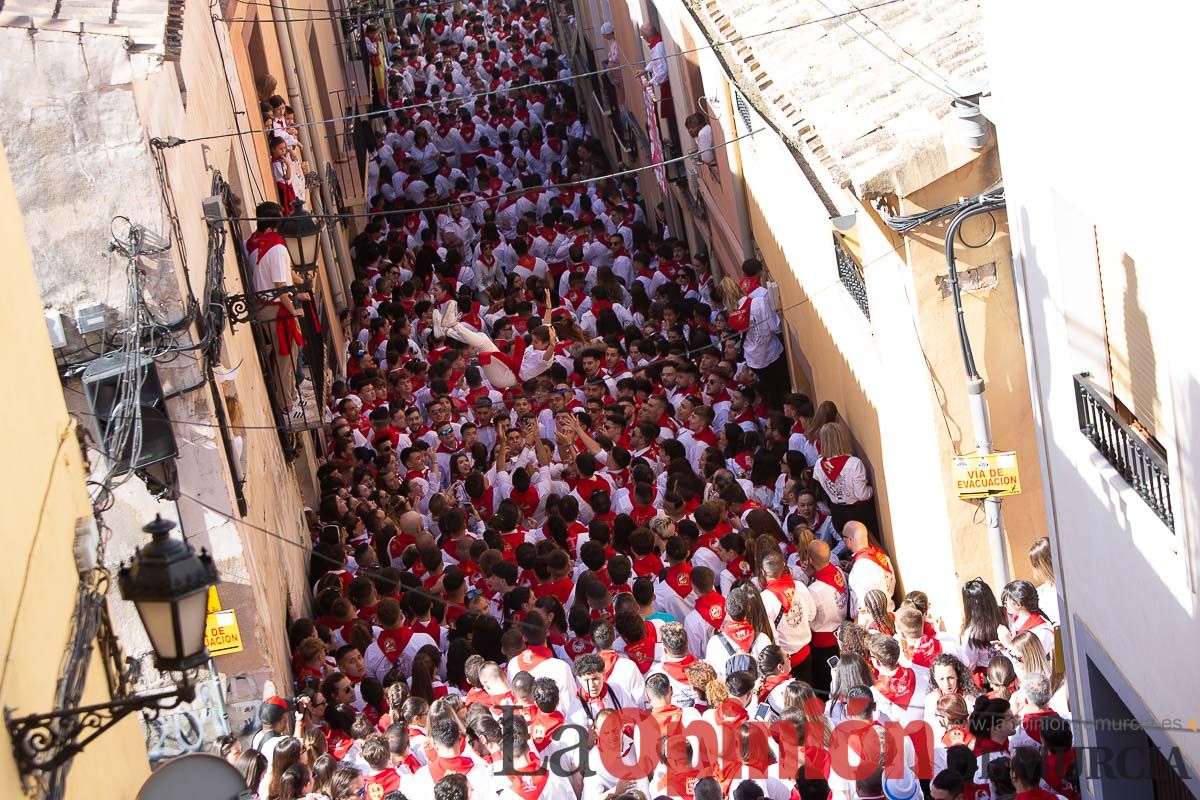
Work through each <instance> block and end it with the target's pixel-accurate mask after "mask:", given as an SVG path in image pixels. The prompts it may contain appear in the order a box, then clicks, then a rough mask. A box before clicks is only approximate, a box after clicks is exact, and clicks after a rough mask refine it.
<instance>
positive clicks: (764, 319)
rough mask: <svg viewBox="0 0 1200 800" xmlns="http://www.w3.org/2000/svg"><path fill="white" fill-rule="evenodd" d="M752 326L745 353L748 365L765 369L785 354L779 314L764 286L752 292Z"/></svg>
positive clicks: (748, 332)
mask: <svg viewBox="0 0 1200 800" xmlns="http://www.w3.org/2000/svg"><path fill="white" fill-rule="evenodd" d="M750 297H751V298H752V299H751V302H750V327H749V328H747V329H746V340H745V343H744V345H743V350H742V351H743V353H744V354H745V357H746V366H748V367H750V368H751V369H763V368H764V367H768V366H770V365H771V364H772V363H774V362H775V360H776V359H778V358H779V357H780V356H781V355H783V341H782V340H781V339H780V338H779V331H780V322H779V314H777V313H776V312H775V309H773V308H771V298H770V295H769V294H768V293H767V289H766V287H764V286H760V287H758V288H757V289H755V290H754V291H753V292H751V293H750Z"/></svg>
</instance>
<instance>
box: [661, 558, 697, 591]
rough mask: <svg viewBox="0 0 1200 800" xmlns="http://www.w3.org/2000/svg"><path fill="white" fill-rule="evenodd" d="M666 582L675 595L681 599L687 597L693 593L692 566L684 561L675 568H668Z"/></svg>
mask: <svg viewBox="0 0 1200 800" xmlns="http://www.w3.org/2000/svg"><path fill="white" fill-rule="evenodd" d="M665 581H666V584H667V586H670V587H671V591H673V592H675V594H677V595H679V596H680V597H681V598H682V597H687V596H688V595H689V594H691V593H692V565H691V564H689V563H688V562H686V561H683V562H680V563H679V564H675V565H674V566H671V567H667V575H666V578H665Z"/></svg>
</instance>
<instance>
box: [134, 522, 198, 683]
mask: <svg viewBox="0 0 1200 800" xmlns="http://www.w3.org/2000/svg"><path fill="white" fill-rule="evenodd" d="M174 527H175V523H174V522H172V521H171V520H165V519H163V518H162V517H161V516H156V517H155V518H154V520H153V521H152V522H150V523H149V524H148V525H146V526H145V527H144V528H143V529H142V530H144V531H145V532H146V533H149V534H150V535H151V540H150V543H149V544H147V545H146V546H145V547H140V548H138V549H137V551H135V552H134V555H133V560H132V561H131V562H130V563H129V565H124V564H122V566H121V570H120V573H119V574H118V576H117V587H118V589H119V590H120V592H121V597H122V598H123V599H125V600H128V601H130V602H132V603H133V604H134V606H135V607H136V608H137V612H138V616H139V617H141V620H142V625H143V626H144V627H145V628H146V634H147V635H148V636H149V637H150V645H151V646H152V647H153V648H154V666H155V667H156V668H158V669H159V670H161V671H163V672H180V671H183V670H188V669H192V668H194V667H198V666H200V665H201V664H203V663H204V662H205V661H207V660H208V650H207V649H206V648H205V646H204V629H205V624H206V618H207V614H208V588H209V587H210V586H214V585H215V584H216V583H218V582H219V580H220V577H219V576H218V575H217V568H216V566H215V565H214V564H213V560H212V558H211V557H210V556H209V555H208V552H207V551H205V550H201V551H200V553H199V554H197V553H196V551H195V550H194V549H193V548H192V546H191V545H189V544H188V543H186V542H184V541H182V540H181V539H175V538H172V537H171V535H170V533H171V530H172V529H173V528H174Z"/></svg>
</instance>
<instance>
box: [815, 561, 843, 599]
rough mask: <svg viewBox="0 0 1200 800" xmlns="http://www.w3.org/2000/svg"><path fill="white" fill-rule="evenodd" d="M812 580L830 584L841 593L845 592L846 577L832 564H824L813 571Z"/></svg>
mask: <svg viewBox="0 0 1200 800" xmlns="http://www.w3.org/2000/svg"><path fill="white" fill-rule="evenodd" d="M813 580H815V581H820V582H821V583H823V584H825V585H826V586H832V587H833V588H834V589H837V590H838V591H839V592H841V593H842V594H845V593H846V577H845V576H844V575H842V571H841V570H840V569H838V568H837V567H835V566H834V565H833V564H826V565H825V566H823V567H821V568H820V569H819V570H817V571H816V572H814V573H813Z"/></svg>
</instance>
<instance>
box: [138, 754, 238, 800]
mask: <svg viewBox="0 0 1200 800" xmlns="http://www.w3.org/2000/svg"><path fill="white" fill-rule="evenodd" d="M256 788H257V787H256ZM252 797H254V792H252V791H250V790H249V789H247V788H246V781H245V779H244V778H242V773H240V772H238V771H237V769H236V768H235V767H234V766H233V765H232V764H230V763H229V762H228V761H226V760H225V759H223V758H221V757H220V756H215V755H213V754H212V753H188V754H187V755H185V756H179V757H178V758H173V759H171V760H170V761H167V762H166V763H164V764H163V765H162V766H160V767H158V768H157V769H156V770H154V773H153V774H152V775H151V776H150V777H149V778H148V779H147V780H146V782H145V783H143V784H142V788H141V791H139V792H138V800H250V798H252Z"/></svg>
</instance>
